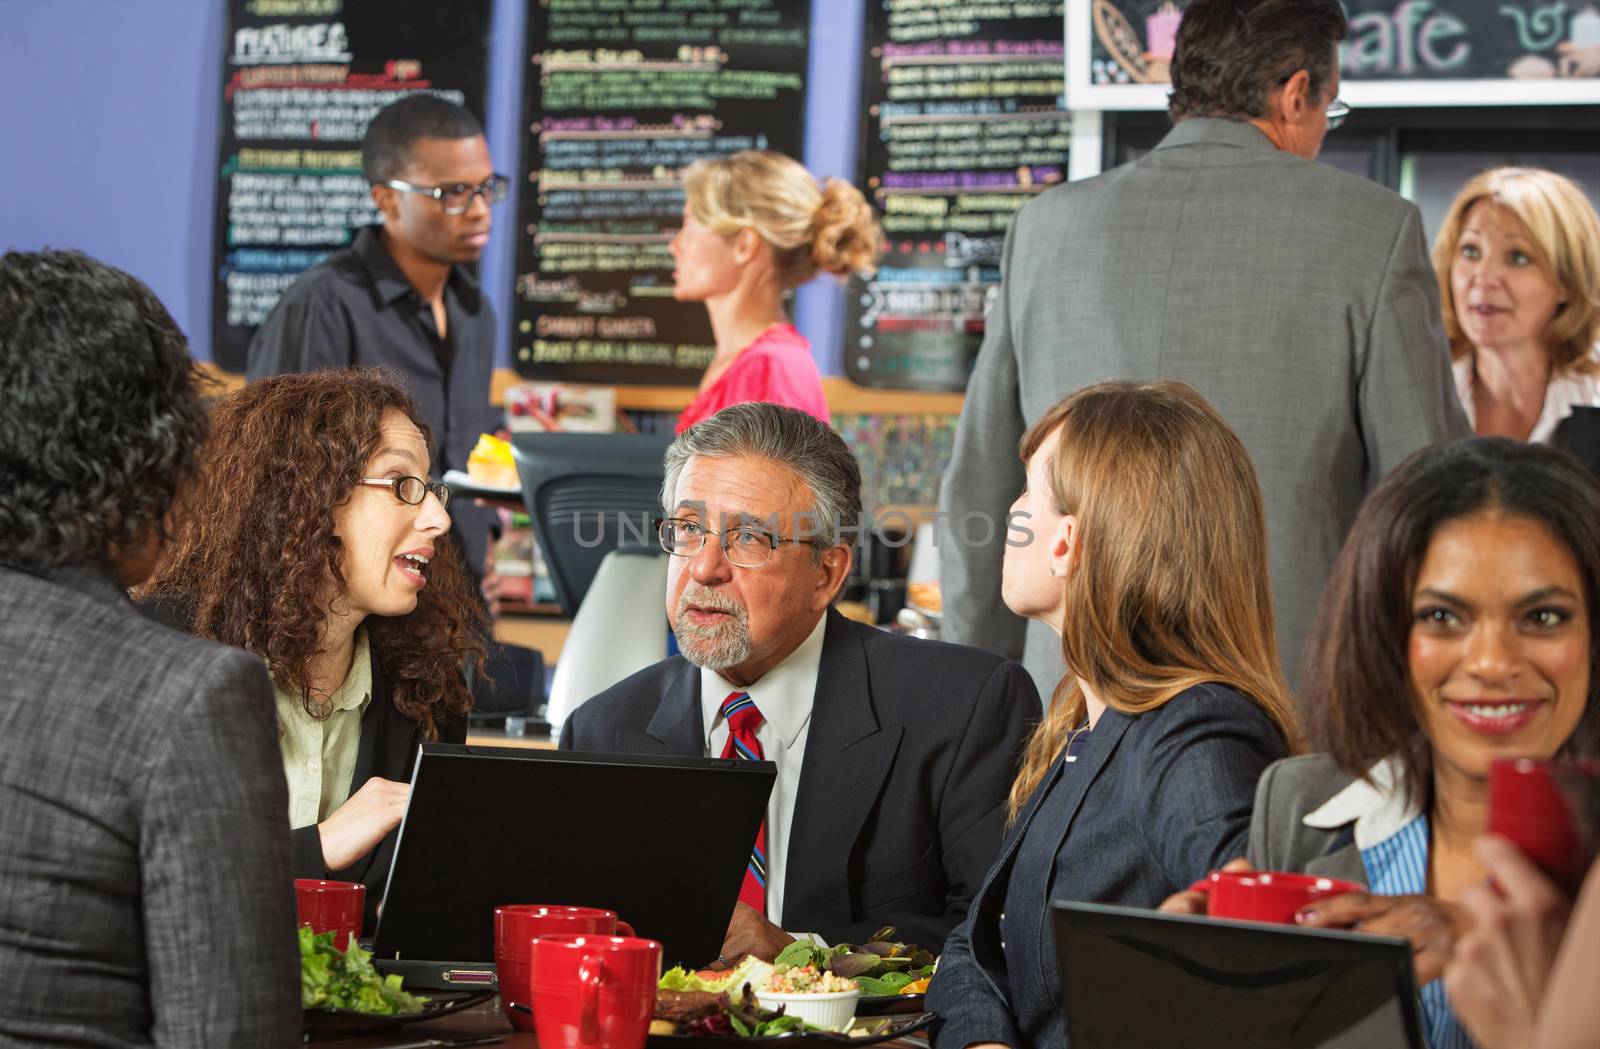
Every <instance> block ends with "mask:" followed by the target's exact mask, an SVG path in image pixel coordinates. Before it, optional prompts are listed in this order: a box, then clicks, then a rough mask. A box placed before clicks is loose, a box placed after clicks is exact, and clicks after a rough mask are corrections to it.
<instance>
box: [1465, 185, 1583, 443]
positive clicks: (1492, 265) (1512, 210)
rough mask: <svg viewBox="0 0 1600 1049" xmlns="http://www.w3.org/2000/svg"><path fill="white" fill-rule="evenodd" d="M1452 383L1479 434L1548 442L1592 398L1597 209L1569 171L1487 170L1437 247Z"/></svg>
mask: <svg viewBox="0 0 1600 1049" xmlns="http://www.w3.org/2000/svg"><path fill="white" fill-rule="evenodd" d="M1433 264H1434V269H1435V271H1436V272H1437V274H1438V277H1439V288H1440V291H1441V294H1442V298H1443V306H1444V326H1445V332H1446V334H1447V335H1448V336H1449V337H1450V355H1451V357H1452V358H1453V360H1454V362H1455V378H1456V392H1457V394H1458V395H1459V396H1460V397H1461V404H1462V406H1463V407H1464V408H1465V409H1466V412H1467V418H1468V419H1470V420H1471V421H1472V425H1473V429H1475V430H1476V431H1477V432H1478V433H1479V434H1481V435H1484V436H1500V437H1514V438H1517V439H1518V440H1525V441H1548V440H1549V439H1550V437H1551V436H1552V434H1554V432H1555V429H1556V426H1557V424H1559V423H1560V422H1561V420H1562V419H1565V418H1566V417H1567V416H1569V415H1571V414H1572V410H1573V408H1574V407H1575V406H1600V348H1597V346H1596V340H1597V339H1600V218H1597V217H1596V215H1595V210H1594V207H1593V206H1592V205H1591V204H1590V203H1589V201H1588V200H1587V199H1586V198H1585V197H1584V195H1583V191H1582V190H1580V189H1579V188H1578V187H1577V186H1576V185H1574V184H1573V183H1572V181H1571V180H1569V179H1566V178H1563V177H1562V176H1560V175H1557V174H1556V173H1554V172H1552V171H1544V170H1541V169H1539V168H1495V169H1493V170H1490V171H1486V172H1484V173H1483V174H1481V175H1479V176H1478V177H1476V178H1474V179H1473V180H1472V181H1471V182H1468V183H1467V185H1466V187H1465V188H1463V189H1462V191H1461V193H1460V194H1459V195H1458V196H1457V197H1456V199H1455V201H1454V202H1453V203H1452V204H1451V205H1450V211H1449V213H1448V214H1447V215H1446V216H1445V221H1444V225H1443V227H1442V228H1441V229H1440V231H1439V236H1438V239H1437V240H1436V241H1435V242H1434V246H1433Z"/></svg>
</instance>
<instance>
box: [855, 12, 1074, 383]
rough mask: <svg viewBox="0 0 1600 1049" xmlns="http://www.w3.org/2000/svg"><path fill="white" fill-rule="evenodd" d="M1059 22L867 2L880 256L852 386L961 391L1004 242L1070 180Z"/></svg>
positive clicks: (862, 310)
mask: <svg viewBox="0 0 1600 1049" xmlns="http://www.w3.org/2000/svg"><path fill="white" fill-rule="evenodd" d="M1061 16H1062V7H1061V4H1059V3H1024V2H999V3H984V4H981V5H973V7H972V8H967V7H964V6H962V5H949V6H936V5H931V4H929V3H927V2H926V0H873V2H871V3H869V4H868V6H867V42H866V46H867V53H866V56H865V62H866V68H865V70H864V75H863V77H862V81H863V85H864V87H863V93H864V95H865V99H864V103H863V109H864V110H865V113H866V119H865V120H864V122H863V130H862V135H863V142H862V149H861V165H862V173H861V177H860V179H859V182H860V184H861V185H862V186H863V187H864V188H865V189H866V191H867V192H868V193H869V194H870V195H871V197H872V200H873V203H874V204H875V205H876V206H877V207H878V209H879V211H880V213H881V215H882V221H883V232H884V239H885V242H886V244H885V248H886V250H885V254H884V257H883V260H882V262H881V264H880V268H879V270H878V272H877V273H876V274H875V275H874V276H873V278H872V279H870V280H861V279H855V280H852V282H851V285H850V296H851V299H850V303H851V305H850V325H849V334H848V336H847V338H846V342H845V354H844V357H845V370H846V372H847V373H848V374H849V376H850V378H851V379H853V380H854V381H855V382H857V383H859V384H861V385H863V386H882V387H897V388H905V389H934V390H963V389H965V388H966V385H967V376H968V373H969V372H970V371H971V368H972V361H973V358H974V357H975V356H976V354H977V352H978V346H979V344H980V343H982V341H983V315H984V309H985V305H986V304H987V302H988V301H989V299H990V298H991V297H992V296H993V295H994V294H995V290H996V286H997V285H998V283H999V280H1000V251H1001V247H1002V246H1003V243H1004V239H1005V231H1006V226H1007V225H1008V224H1009V222H1010V220H1011V217H1012V216H1013V215H1014V214H1015V213H1016V211H1017V209H1019V208H1021V207H1022V205H1024V204H1026V203H1027V202H1028V201H1029V200H1030V199H1032V197H1033V195H1034V194H1035V193H1038V192H1040V191H1041V190H1043V189H1046V188H1048V187H1049V186H1050V185H1052V184H1054V183H1056V182H1059V181H1061V180H1062V179H1063V178H1064V177H1065V175H1066V167H1067V147H1068V144H1069V139H1070V130H1069V124H1068V119H1067V116H1066V114H1065V112H1064V110H1063V106H1062V42H1061V27H1062V21H1061Z"/></svg>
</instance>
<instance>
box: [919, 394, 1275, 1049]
mask: <svg viewBox="0 0 1600 1049" xmlns="http://www.w3.org/2000/svg"><path fill="white" fill-rule="evenodd" d="M1022 458H1023V461H1024V462H1025V463H1026V464H1027V478H1028V486H1027V489H1026V490H1025V491H1024V492H1023V494H1022V495H1021V496H1020V497H1019V498H1018V499H1017V501H1016V502H1015V503H1013V504H1012V512H1013V515H1017V514H1021V515H1023V516H1020V517H1018V516H1013V518H1012V522H1013V530H1012V533H1011V535H1010V536H1009V538H1010V539H1011V542H1012V543H1014V544H1015V545H1009V546H1008V547H1007V550H1006V562H1005V573H1004V577H1003V578H1004V587H1003V588H1004V593H1005V599H1006V604H1007V605H1008V606H1009V607H1010V608H1012V609H1013V610H1014V611H1016V612H1017V613H1018V614H1020V615H1025V616H1028V617H1030V618H1034V619H1038V620H1039V621H1041V622H1044V623H1046V624H1048V625H1049V626H1050V627H1051V628H1052V629H1053V630H1055V631H1056V632H1057V633H1058V634H1059V635H1060V639H1061V654H1062V656H1063V658H1064V659H1065V661H1066V665H1067V666H1068V667H1070V668H1071V669H1070V670H1069V671H1068V673H1067V675H1066V676H1065V677H1064V678H1063V679H1062V680H1061V683H1060V684H1059V685H1058V686H1057V687H1056V691H1055V696H1054V699H1053V701H1052V703H1051V705H1050V707H1049V713H1048V714H1046V716H1045V720H1044V721H1043V722H1042V723H1041V724H1040V725H1039V727H1038V729H1037V730H1036V731H1035V733H1034V735H1033V737H1032V739H1031V740H1030V742H1029V744H1028V749H1027V752H1026V754H1025V756H1024V758H1023V764H1022V770H1021V773H1020V774H1019V775H1018V777H1017V780H1016V782H1015V784H1014V785H1013V787H1012V790H1011V799H1010V814H1011V819H1012V822H1011V829H1010V831H1009V833H1008V835H1007V837H1006V840H1005V843H1004V844H1003V845H1002V847H1001V851H1000V859H999V862H998V863H996V864H995V866H994V867H993V868H992V869H991V870H990V872H989V875H988V877H987V878H986V879H985V881H984V883H983V886H982V888H981V889H980V890H979V892H978V895H977V897H976V898H975V899H974V900H973V902H972V906H971V909H970V911H969V912H968V917H967V920H966V922H965V923H963V924H962V925H961V926H960V927H958V928H957V929H956V931H955V932H954V933H952V934H951V936H950V939H949V940H948V941H947V942H946V944H945V953H944V957H943V960H942V961H941V963H940V966H939V972H938V975H937V976H936V977H935V978H934V981H933V984H932V986H931V987H930V989H929V994H928V1003H929V1008H931V1009H933V1010H935V1011H937V1012H938V1013H939V1014H940V1015H941V1016H943V1017H944V1018H945V1019H944V1020H943V1021H942V1023H941V1026H940V1027H939V1028H938V1029H937V1030H936V1032H935V1035H934V1037H935V1041H936V1044H937V1045H938V1046H939V1047H941V1049H943V1047H945V1046H949V1047H953V1049H962V1047H964V1046H970V1045H974V1044H980V1043H983V1044H986V1043H1003V1044H1006V1045H1009V1046H1013V1047H1015V1049H1032V1047H1034V1046H1060V1045H1065V1044H1066V1042H1067V1033H1066V1024H1065V1023H1064V1020H1063V1017H1062V1016H1061V1013H1060V1010H1059V1008H1058V1006H1057V1002H1058V1000H1059V984H1058V981H1057V975H1056V957H1055V951H1054V947H1053V944H1052V942H1051V938H1050V933H1049V931H1048V930H1049V924H1048V911H1049V901H1050V900H1051V899H1063V898H1064V899H1072V900H1090V901H1098V902H1103V903H1118V904H1128V905H1133V906H1147V907H1153V906H1155V905H1156V904H1158V903H1160V902H1161V901H1162V900H1163V899H1165V898H1166V897H1167V896H1169V895H1171V894H1172V893H1173V892H1175V891H1176V890H1177V889H1179V888H1181V887H1183V886H1187V885H1189V884H1190V883H1192V882H1193V881H1194V880H1195V879H1196V878H1198V877H1200V876H1202V875H1203V874H1205V872H1206V871H1207V870H1209V869H1211V868H1212V867H1215V866H1217V865H1218V864H1219V863H1221V862H1222V861H1223V860H1225V859H1228V858H1230V857H1232V856H1236V855H1238V853H1239V850H1241V849H1243V847H1244V843H1245V835H1246V833H1247V831H1248V829H1249V826H1250V804H1251V798H1252V795H1253V794H1254V791H1255V783H1256V779H1257V778H1258V777H1259V776H1260V774H1261V772H1262V771H1263V770H1264V769H1266V767H1267V766H1268V765H1270V764H1271V763H1272V762H1273V761H1275V760H1277V759H1278V758H1280V757H1282V756H1283V755H1284V754H1285V753H1287V752H1288V751H1290V750H1291V749H1292V748H1293V746H1294V742H1295V740H1296V739H1297V735H1298V734H1297V730H1296V728H1295V721H1294V713H1293V707H1292V702H1291V700H1290V696H1289V690H1288V686H1287V685H1286V684H1285V683H1284V679H1283V675H1282V673H1281V672H1280V670H1279V667H1278V650H1277V642H1276V640H1275V635H1274V633H1273V620H1272V593H1271V589H1270V585H1269V582H1268V578H1267V568H1266V564H1267V559H1266V525H1265V523H1264V520H1263V514H1262V507H1261V492H1260V489H1259V488H1258V487H1257V485H1256V479H1255V472H1254V470H1253V469H1252V468H1251V465H1250V457H1249V455H1248V454H1247V453H1246V452H1245V449H1244V446H1243V445H1242V444H1241V443H1240V442H1239V438H1238V436H1237V435H1235V434H1234V432H1233V430H1232V429H1230V428H1229V426H1228V424H1227V423H1226V422H1224V421H1223V420H1222V417H1221V416H1220V415H1218V414H1217V412H1216V411H1215V409H1213V408H1212V407H1211V406H1210V405H1209V404H1207V403H1206V402H1205V400H1204V399H1203V398H1201V396H1200V395H1199V394H1198V393H1196V392H1195V391H1194V390H1193V389H1192V388H1190V387H1188V386H1186V385H1184V384H1182V383H1178V382H1158V383H1128V382H1113V383H1102V384H1100V385H1098V386H1091V387H1089V388H1088V389H1086V390H1082V391H1080V392H1078V393H1076V394H1074V395H1073V396H1071V397H1068V398H1067V399H1066V400H1064V401H1061V402H1060V403H1059V404H1057V405H1056V406H1055V407H1053V408H1051V409H1050V410H1049V411H1047V412H1045V413H1044V415H1043V417H1041V418H1040V420H1039V421H1038V422H1037V423H1035V424H1034V425H1033V427H1032V428H1031V429H1030V430H1029V431H1028V433H1027V434H1026V436H1025V437H1024V438H1023V442H1022ZM1024 529H1025V530H1026V531H1023V530H1024ZM1019 537H1020V538H1019Z"/></svg>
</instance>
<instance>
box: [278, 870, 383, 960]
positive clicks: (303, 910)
mask: <svg viewBox="0 0 1600 1049" xmlns="http://www.w3.org/2000/svg"><path fill="white" fill-rule="evenodd" d="M294 902H295V908H296V910H298V911H299V913H300V924H301V925H309V926H311V931H312V932H332V933H334V937H333V945H334V946H335V947H337V948H338V949H339V950H341V951H342V950H344V949H345V948H346V947H348V946H349V944H350V941H351V940H360V939H361V909H362V907H364V906H365V905H366V902H367V887H366V886H365V885H362V884H360V883H359V882H353V881H320V880H318V879H316V878H296V879H295V880H294Z"/></svg>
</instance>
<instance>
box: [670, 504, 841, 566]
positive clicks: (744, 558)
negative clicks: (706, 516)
mask: <svg viewBox="0 0 1600 1049" xmlns="http://www.w3.org/2000/svg"><path fill="white" fill-rule="evenodd" d="M656 534H657V535H658V536H660V537H661V549H663V550H665V551H666V552H667V553H669V554H671V555H673V556H674V557H693V556H694V555H695V554H698V553H699V552H700V549H701V548H702V547H704V546H705V545H706V536H708V535H715V536H720V537H721V538H722V553H723V555H724V556H725V557H727V559H728V563H729V564H731V565H738V566H739V567H740V568H760V567H761V566H762V565H764V564H766V563H767V562H768V561H770V560H772V552H773V551H774V550H776V549H777V548H778V546H779V545H780V544H782V543H805V544H806V545H808V546H816V545H817V541H816V540H815V539H785V538H783V537H782V536H775V535H773V534H772V533H770V532H766V531H763V530H762V529H760V528H757V527H755V526H754V525H747V524H746V525H735V526H734V527H732V528H726V529H723V530H722V531H720V532H715V531H712V530H711V529H709V528H706V527H705V526H703V525H701V524H700V523H699V522H698V521H689V520H685V519H684V518H681V517H667V518H657V519H656Z"/></svg>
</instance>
